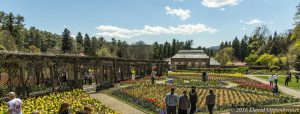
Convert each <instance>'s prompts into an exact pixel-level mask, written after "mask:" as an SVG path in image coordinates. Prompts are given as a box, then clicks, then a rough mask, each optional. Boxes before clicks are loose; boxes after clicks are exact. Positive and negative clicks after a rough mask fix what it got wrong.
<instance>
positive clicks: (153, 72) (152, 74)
mask: <svg viewBox="0 0 300 114" xmlns="http://www.w3.org/2000/svg"><path fill="white" fill-rule="evenodd" d="M155 77H156V72H155V70H153V71H152V73H151V84H152V85H154V83H155Z"/></svg>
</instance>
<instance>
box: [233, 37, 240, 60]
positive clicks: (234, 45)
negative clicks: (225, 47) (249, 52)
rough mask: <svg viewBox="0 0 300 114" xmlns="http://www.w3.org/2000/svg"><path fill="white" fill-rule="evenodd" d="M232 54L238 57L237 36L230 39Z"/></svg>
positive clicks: (238, 45) (238, 42)
mask: <svg viewBox="0 0 300 114" xmlns="http://www.w3.org/2000/svg"><path fill="white" fill-rule="evenodd" d="M232 48H233V53H234V54H233V55H234V56H235V57H237V58H240V41H239V39H238V38H237V37H235V39H234V40H233V41H232Z"/></svg>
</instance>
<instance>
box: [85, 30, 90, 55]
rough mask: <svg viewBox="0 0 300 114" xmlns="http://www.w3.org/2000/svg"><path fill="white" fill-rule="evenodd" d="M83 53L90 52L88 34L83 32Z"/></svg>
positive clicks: (88, 53)
mask: <svg viewBox="0 0 300 114" xmlns="http://www.w3.org/2000/svg"><path fill="white" fill-rule="evenodd" d="M84 53H85V54H87V55H91V54H92V49H91V39H90V36H89V35H88V34H85V36H84Z"/></svg>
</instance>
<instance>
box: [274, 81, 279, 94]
mask: <svg viewBox="0 0 300 114" xmlns="http://www.w3.org/2000/svg"><path fill="white" fill-rule="evenodd" d="M272 92H273V93H274V95H275V96H278V95H279V90H278V86H277V84H276V85H275V86H274V87H273V89H272Z"/></svg>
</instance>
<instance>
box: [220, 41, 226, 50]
mask: <svg viewBox="0 0 300 114" xmlns="http://www.w3.org/2000/svg"><path fill="white" fill-rule="evenodd" d="M224 47H225V44H224V42H223V41H222V42H221V44H220V48H219V50H221V49H223V48H224Z"/></svg>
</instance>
